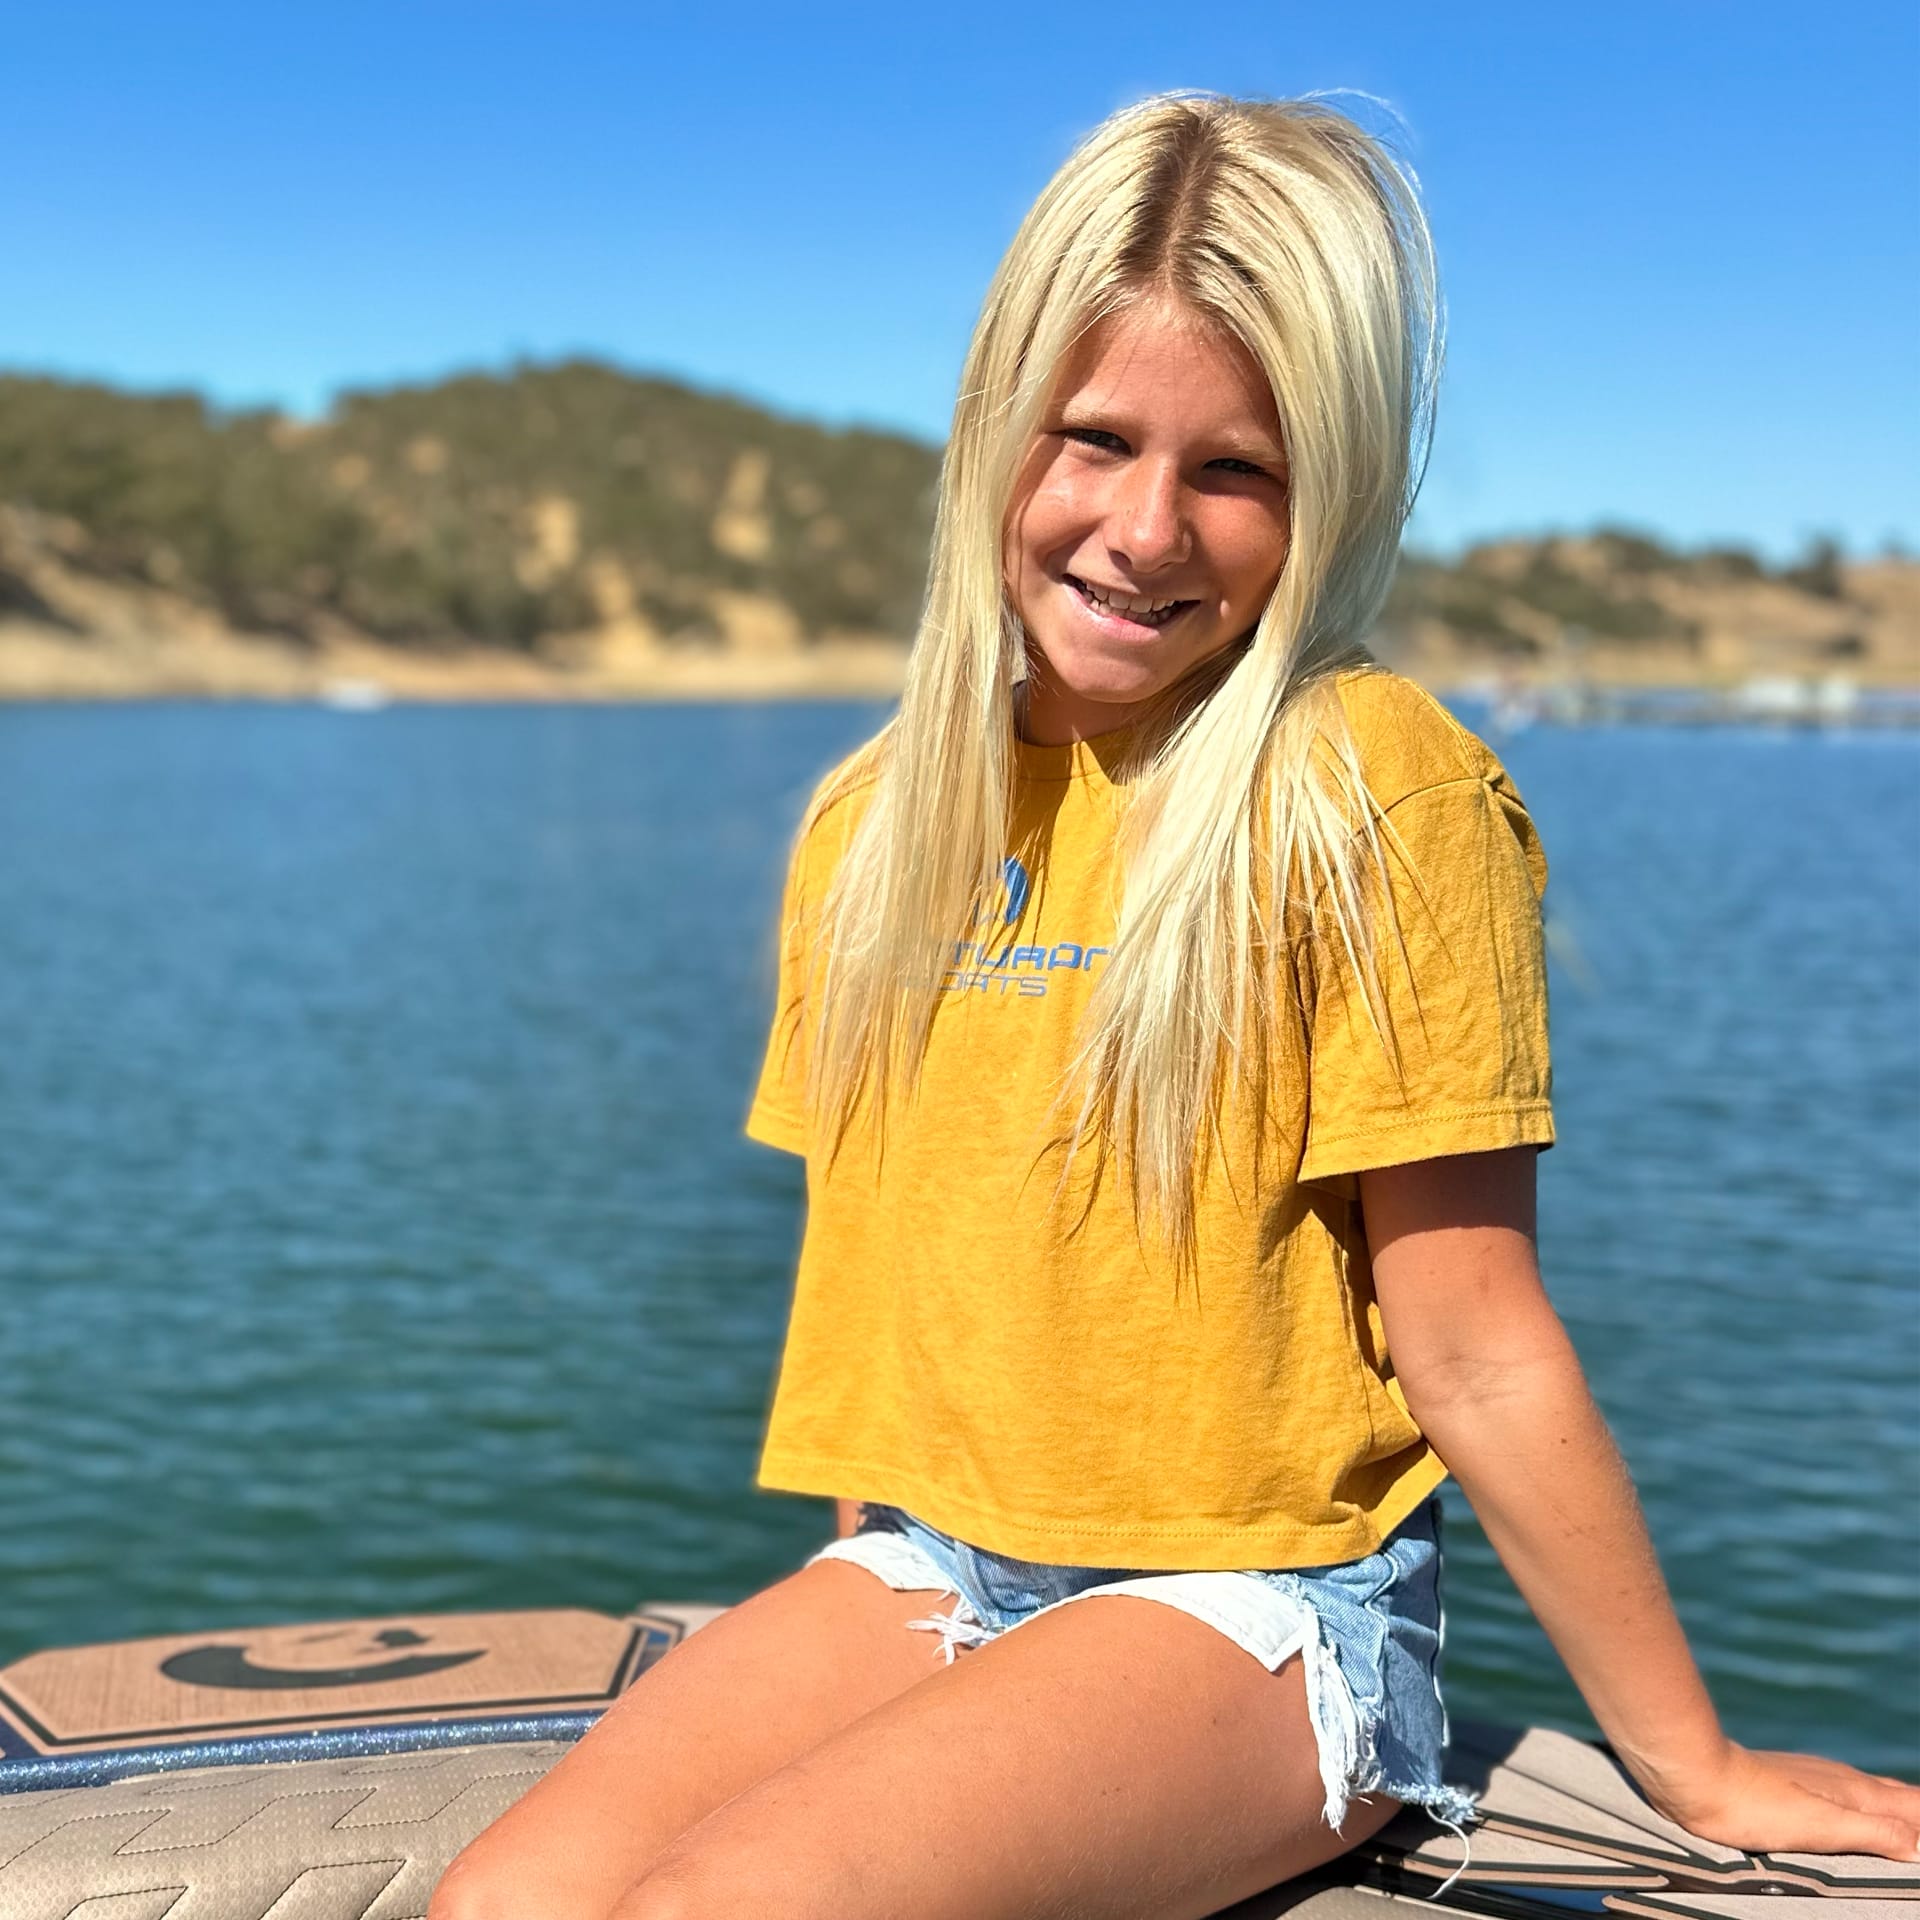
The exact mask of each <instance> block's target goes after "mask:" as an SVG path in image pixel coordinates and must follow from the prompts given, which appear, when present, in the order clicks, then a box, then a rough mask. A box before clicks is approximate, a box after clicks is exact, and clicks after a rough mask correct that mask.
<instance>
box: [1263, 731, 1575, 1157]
mask: <svg viewBox="0 0 1920 1920" xmlns="http://www.w3.org/2000/svg"><path fill="white" fill-rule="evenodd" d="M1482 751H1483V753H1484V749H1483V750H1482ZM1486 765H1487V768H1488V770H1487V771H1486V772H1484V773H1482V774H1479V775H1477V776H1476V775H1473V774H1462V775H1461V776H1460V777H1457V778H1451V779H1445V780H1440V781H1437V782H1435V783H1433V784H1431V785H1428V786H1425V787H1422V788H1419V789H1418V790H1416V791H1413V792H1410V793H1408V794H1406V795H1405V796H1404V797H1402V798H1401V799H1399V800H1398V801H1396V802H1395V803H1394V804H1393V805H1391V806H1390V807H1389V808H1388V809H1387V811H1386V813H1385V815H1384V817H1383V821H1382V826H1381V836H1380V837H1381V843H1382V854H1383V859H1384V864H1385V874H1384V879H1385V882H1386V888H1387V891H1388V893H1389V894H1390V896H1391V906H1392V912H1391V913H1390V914H1388V913H1384V912H1382V913H1379V914H1378V915H1377V916H1376V922H1375V926H1376V933H1375V942H1376V962H1375V966H1376V973H1377V982H1378V988H1377V1002H1376V1004H1377V1007H1378V1008H1379V1010H1380V1011H1382V1012H1384V1015H1385V1018H1384V1019H1383V1020H1381V1021H1380V1022H1379V1023H1378V1025H1376V1023H1375V1021H1374V1020H1373V1019H1372V1018H1370V1017H1369V1012H1368V1003H1367V999H1366V996H1365V995H1364V994H1363V993H1362V992H1361V991H1360V990H1359V985H1358V979H1357V976H1356V974H1355V972H1354V969H1353V965H1352V963H1351V961H1350V960H1349V959H1348V958H1347V957H1346V956H1345V953H1344V949H1342V948H1340V947H1339V946H1338V945H1337V943H1332V942H1327V941H1322V942H1321V943H1320V949H1321V954H1322V956H1323V957H1322V960H1321V965H1320V977H1319V978H1318V979H1317V980H1316V982H1315V983H1314V986H1313V989H1312V993H1311V1006H1310V1012H1309V1022H1310V1024H1309V1033H1308V1045H1309V1067H1308V1109H1307V1135H1306V1143H1305V1148H1304V1153H1303V1157H1302V1161H1301V1167H1300V1175H1299V1177H1300V1178H1301V1179H1302V1180H1328V1179H1332V1178H1334V1177H1336V1176H1339V1175H1343V1174H1352V1173H1358V1172H1362V1171H1364V1170H1366V1169H1369V1168H1374V1167H1391V1166H1402V1165H1405V1164H1407V1163H1408V1162H1411V1161H1415V1160H1428V1159H1434V1158H1437V1157H1438V1156H1440V1155H1443V1154H1455V1153H1483V1152H1489V1151H1491V1150H1493V1149H1495V1148H1500V1147H1512V1146H1527V1145H1531V1146H1539V1147H1545V1146H1550V1145H1551V1144H1552V1142H1553V1109H1552V1070H1551V1066H1550V1063H1549V1059H1548V1052H1547V983H1546V960H1545V951H1544V948H1545V942H1544V940H1543V937H1542V929H1541V919H1540V896H1541V892H1542V890H1543V889H1544V887H1545V884H1546V863H1545V860H1544V857H1543V856H1542V854H1541V851H1540V845H1539V841H1538V838H1537V836H1536V835H1535V833H1534V829H1533V822H1532V820H1531V819H1530V818H1529V817H1528V815H1527V812H1526V809H1525V807H1524V806H1522V804H1521V802H1520V796H1519V795H1518V794H1517V793H1516V792H1515V791H1514V789H1513V787H1512V785H1511V784H1510V783H1509V782H1508V780H1507V778H1506V775H1505V774H1504V772H1502V771H1501V770H1500V768H1499V767H1498V764H1497V763H1496V762H1493V761H1492V758H1491V756H1486ZM1330 946H1331V947H1332V950H1333V955H1334V957H1332V958H1327V957H1325V956H1326V954H1327V951H1328V948H1329V947H1330ZM1383 1031H1384V1035H1385V1038H1384V1039H1383Z"/></svg>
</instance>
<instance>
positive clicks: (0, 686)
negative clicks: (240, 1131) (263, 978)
mask: <svg viewBox="0 0 1920 1920" xmlns="http://www.w3.org/2000/svg"><path fill="white" fill-rule="evenodd" d="M906 661H907V650H906V648H905V647H904V646H902V645H900V644H898V643H897V642H891V641H882V640H865V639H862V640H846V641H824V642H819V643H816V644H813V645H808V646H798V647H787V648H779V649H769V650H766V651H753V652H749V651H746V650H742V649H733V648H719V647H714V648H708V647H702V646H665V647H662V646H656V647H650V648H626V649H618V650H608V651H603V652H602V653H601V654H600V656H599V657H595V656H594V655H593V654H591V653H587V654H584V655H583V657H582V658H580V659H579V660H578V662H577V663H569V662H567V661H566V660H564V659H560V660H555V659H553V658H547V657H541V656H538V655H534V654H525V653H514V652H509V651H507V650H505V649H498V648H486V647H474V648H467V649H461V650H458V651H441V652H425V651H414V650H410V649H403V648H396V647H385V646H381V645H378V644H375V643H361V642H355V643H352V644H347V645H338V646H329V647H324V648H319V649H312V648H299V647H293V646H287V645H284V644H280V643H277V642H275V641H272V640H268V639H265V638H261V637H255V636H242V635H235V634H231V633H225V634H211V633H208V632H206V631H204V630H203V631H202V632H200V633H198V634H195V635H193V636H191V637H189V636H186V635H181V634H169V633H166V632H160V633H155V634H149V635H143V636H136V635H131V634H127V633H121V634H116V635H114V636H112V637H111V638H103V637H100V636H89V637H87V638H85V639H82V638H79V637H76V636H75V635H73V634H70V633H66V632H62V631H61V630H59V629H57V628H52V627H48V626H45V625H43V624H41V623H39V622H32V621H19V620H0V705H23V704H73V705H85V704H109V703H126V704H134V703H145V702H160V701H220V702H233V703H236V704H243V703H248V702H259V703H272V704H284V703H289V702H293V703H302V704H304V703H313V704H318V705H322V706H331V707H336V708H340V709H343V710H364V709H370V708H377V707H384V706H388V705H402V706H404V705H461V706H500V705H509V704H528V705H541V704H554V705H567V704H578V705H585V706H622V705H670V704H674V703H680V702H692V701H699V702H720V701H768V700H795V701H814V700H891V699H894V698H897V697H898V695H899V693H900V690H901V688H902V686H903V684H904V681H905V675H906ZM1383 664H1385V665H1388V666H1391V667H1393V668H1394V669H1395V670H1397V671H1399V672H1403V673H1406V674H1408V675H1409V676H1410V677H1411V678H1413V679H1416V680H1418V681H1420V682H1421V683H1422V684H1423V685H1425V686H1427V687H1430V688H1431V689H1433V690H1434V691H1435V692H1436V693H1443V694H1463V693H1464V694H1472V695H1480V696H1483V697H1485V698H1488V699H1492V700H1495V701H1509V702H1512V701H1520V702H1523V703H1526V704H1528V705H1529V706H1533V707H1551V706H1555V705H1560V706H1565V705H1566V703H1567V696H1569V695H1570V694H1572V695H1575V696H1581V695H1584V694H1586V693H1588V692H1591V693H1601V694H1609V695H1620V694H1641V693H1644V694H1669V693H1671V694H1687V693H1692V694H1699V695H1702V696H1703V697H1704V696H1711V695H1714V694H1724V695H1728V696H1733V695H1736V694H1738V693H1739V692H1740V690H1741V689H1742V687H1743V686H1746V685H1749V684H1750V683H1751V682H1752V680H1753V676H1751V675H1738V674H1728V673H1724V672H1723V673H1717V674H1708V673H1702V672H1700V671H1699V665H1698V663H1697V662H1696V661H1692V660H1689V659H1686V658H1685V657H1683V656H1678V655H1675V656H1673V657H1665V656H1664V650H1662V651H1661V652H1654V651H1651V650H1650V651H1649V652H1648V653H1647V654H1645V655H1643V656H1642V657H1641V658H1640V659H1639V660H1637V661H1635V662H1634V663H1633V664H1634V666H1635V667H1636V668H1638V669H1639V670H1638V671H1622V670H1621V669H1622V665H1623V664H1624V663H1620V662H1619V661H1618V660H1617V659H1614V660H1594V661H1589V662H1586V663H1583V664H1584V665H1585V666H1586V668H1587V670H1586V671H1584V672H1582V673H1581V674H1579V675H1578V676H1570V675H1569V674H1568V673H1567V671H1566V670H1565V663H1564V662H1561V663H1546V662H1528V663H1526V664H1525V665H1524V666H1519V665H1514V664H1509V663H1496V662H1492V661H1488V660H1485V659H1476V658H1474V657H1473V656H1471V655H1466V656H1462V655H1459V654H1455V655H1453V656H1452V657H1450V658H1449V657H1439V658H1436V657H1433V656H1431V655H1428V656H1426V657H1419V656H1416V657H1412V658H1409V657H1405V656H1401V657H1396V658H1392V659H1389V660H1386V661H1385V662H1383ZM1886 664H1887V665H1889V666H1890V665H1891V664H1892V663H1886ZM1877 668H1878V669H1880V670H1878V671H1876V669H1877ZM1776 678H1778V679H1782V680H1785V681H1787V682H1789V683H1791V684H1792V685H1795V686H1800V687H1804V688H1807V689H1810V690H1817V689H1819V688H1821V687H1825V688H1827V689H1829V690H1832V689H1836V688H1838V689H1841V690H1857V692H1858V693H1860V694H1863V695H1867V696H1874V695H1888V694H1891V695H1920V685H1917V684H1916V682H1915V681H1914V679H1913V678H1912V676H1910V675H1905V674H1902V673H1900V672H1898V671H1887V670H1885V667H1883V665H1882V663H1880V662H1877V661H1860V662H1851V661H1850V662H1847V663H1846V664H1845V666H1844V667H1836V668H1835V669H1834V670H1833V671H1831V672H1827V673H1809V672H1805V671H1802V672H1800V673H1798V674H1788V675H1783V676H1776Z"/></svg>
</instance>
